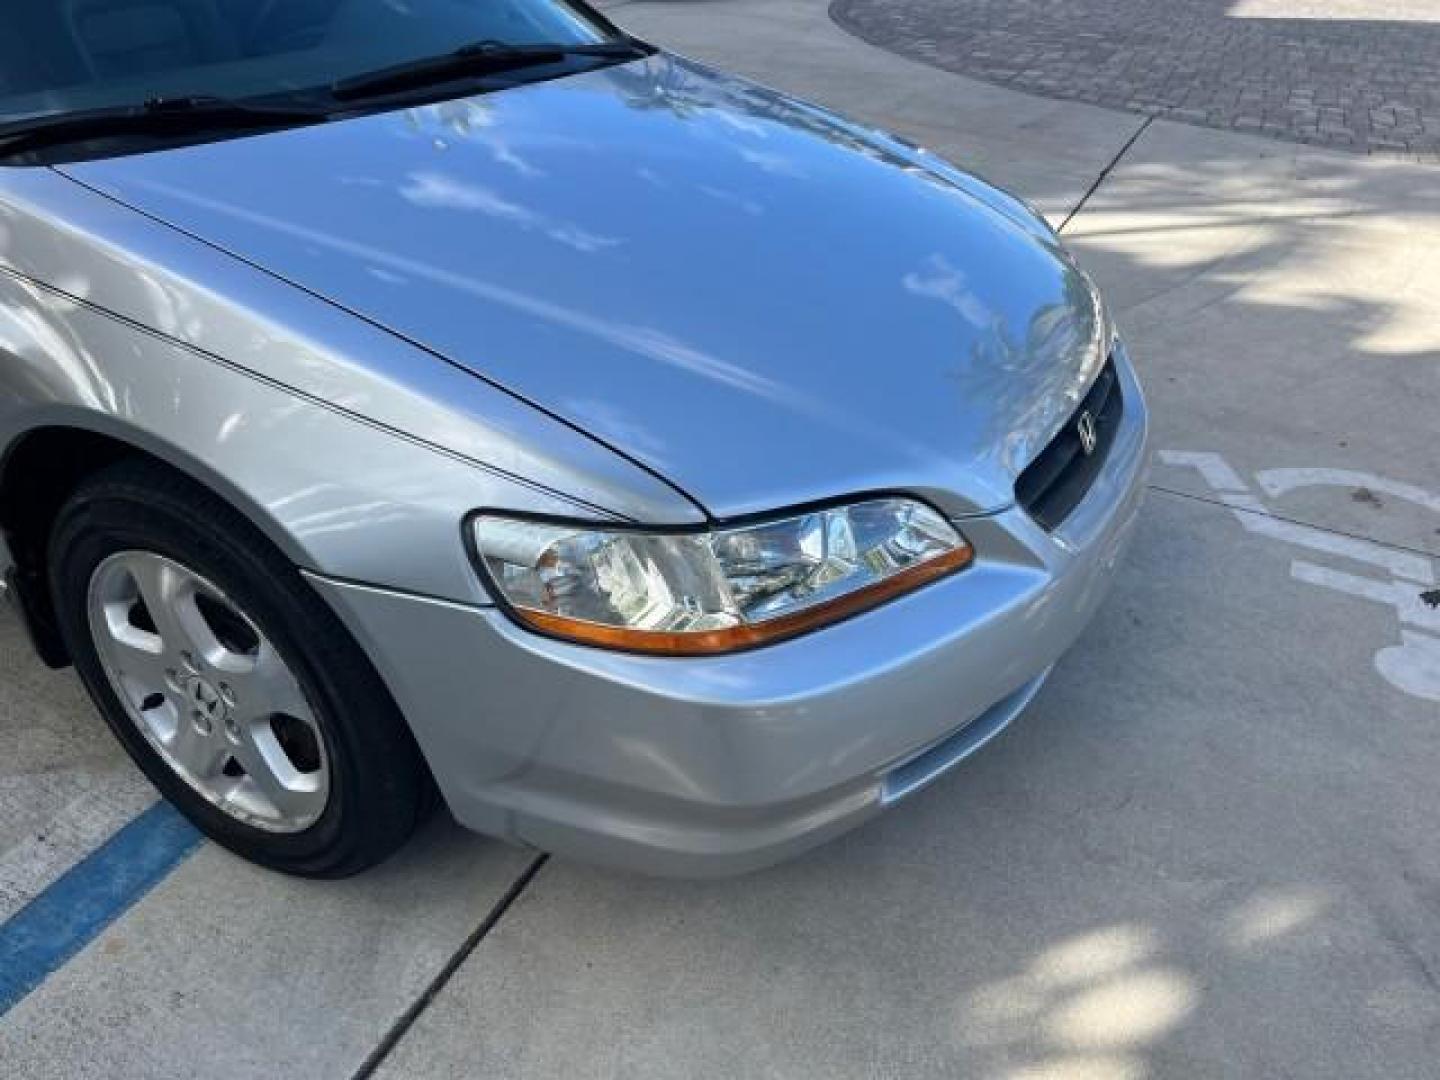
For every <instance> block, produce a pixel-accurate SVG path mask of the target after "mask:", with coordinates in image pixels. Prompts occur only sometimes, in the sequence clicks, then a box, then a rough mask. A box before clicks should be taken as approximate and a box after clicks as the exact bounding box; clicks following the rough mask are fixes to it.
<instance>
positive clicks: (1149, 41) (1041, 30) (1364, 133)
mask: <svg viewBox="0 0 1440 1080" xmlns="http://www.w3.org/2000/svg"><path fill="white" fill-rule="evenodd" d="M831 13H832V15H833V16H834V17H835V19H836V21H837V22H839V23H840V24H841V25H842V26H844V27H845V28H846V29H848V30H850V31H851V32H852V33H855V34H858V35H859V36H860V37H863V38H865V39H866V40H868V41H870V42H872V43H874V44H876V45H880V46H882V47H885V48H889V49H892V50H894V51H896V52H899V53H902V54H905V55H907V56H910V57H912V58H914V59H917V60H923V61H926V62H929V63H932V64H934V65H936V66H938V67H943V68H946V69H948V70H951V71H955V72H959V73H961V74H964V75H970V76H973V77H975V78H979V79H984V80H986V81H987V82H994V83H1001V84H1003V85H1005V86H1010V87H1014V88H1015V89H1019V90H1026V91H1029V92H1031V93H1036V94H1046V95H1049V96H1051V97H1062V98H1071V99H1075V100H1079V101H1088V102H1093V103H1095V104H1098V105H1107V106H1110V107H1113V108H1122V109H1130V110H1133V111H1135V112H1140V113H1149V114H1156V115H1163V116H1168V117H1170V118H1171V119H1175V120H1184V121H1188V122H1191V123H1196V124H1205V125H1208V126H1211V127H1221V128H1232V129H1235V130H1239V131H1249V132H1253V133H1255V134H1258V135H1269V136H1272V137H1274V138H1279V139H1290V140H1293V141H1295V142H1303V143H1314V144H1318V145H1322V146H1328V147H1333V148H1337V149H1343V150H1354V151H1358V152H1362V153H1365V152H1369V153H1386V154H1397V155H1401V156H1405V157H1413V158H1419V159H1421V160H1425V161H1432V162H1434V161H1440V0H835V3H834V4H833V6H832V8H831Z"/></svg>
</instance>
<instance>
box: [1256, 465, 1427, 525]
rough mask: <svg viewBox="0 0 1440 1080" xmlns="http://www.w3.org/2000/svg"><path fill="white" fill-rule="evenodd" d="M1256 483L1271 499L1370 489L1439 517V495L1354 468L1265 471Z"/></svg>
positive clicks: (1260, 473)
mask: <svg viewBox="0 0 1440 1080" xmlns="http://www.w3.org/2000/svg"><path fill="white" fill-rule="evenodd" d="M1255 482H1256V483H1257V484H1259V485H1260V486H1261V488H1263V489H1264V491H1265V494H1266V495H1269V496H1270V497H1271V498H1272V499H1274V498H1278V497H1280V496H1281V495H1284V494H1286V493H1287V492H1290V491H1294V490H1296V489H1297V488H1302V487H1346V488H1368V489H1369V490H1370V491H1380V492H1384V493H1385V494H1386V495H1391V496H1393V497H1395V498H1397V499H1404V500H1405V501H1406V502H1412V503H1415V504H1416V505H1418V506H1423V507H1425V509H1427V510H1431V511H1433V512H1434V513H1436V514H1440V495H1432V494H1431V493H1430V492H1428V491H1426V490H1425V489H1424V488H1420V487H1416V486H1415V485H1414V484H1406V483H1402V482H1401V481H1399V480H1387V479H1386V478H1385V477H1383V476H1376V475H1375V474H1374V473H1367V472H1359V471H1357V470H1355V469H1262V470H1261V471H1260V472H1257V473H1256V474H1255Z"/></svg>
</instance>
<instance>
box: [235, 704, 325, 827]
mask: <svg viewBox="0 0 1440 1080" xmlns="http://www.w3.org/2000/svg"><path fill="white" fill-rule="evenodd" d="M235 757H236V759H237V760H238V761H239V762H240V766H241V768H243V769H244V770H245V773H246V776H247V777H248V778H249V780H250V782H251V783H252V784H253V785H254V786H255V790H256V792H257V793H258V794H259V795H260V796H261V797H262V798H263V799H264V800H265V801H266V802H267V803H269V804H270V806H271V807H273V808H274V812H275V813H276V814H277V815H278V816H280V817H285V818H292V819H294V818H304V817H307V816H312V815H315V814H316V812H317V809H318V807H321V806H323V805H324V800H325V792H324V790H323V787H322V785H321V778H320V777H319V776H318V775H317V774H314V773H302V772H299V771H298V770H297V769H296V768H295V766H294V765H292V764H291V763H290V759H289V758H288V757H286V756H285V751H284V750H283V749H281V747H280V743H279V742H278V741H277V740H276V738H275V735H274V733H273V732H271V730H270V727H269V725H268V724H263V725H262V724H255V725H252V726H251V727H250V728H249V729H248V730H245V731H243V732H242V736H241V740H240V745H239V746H237V747H236V748H235Z"/></svg>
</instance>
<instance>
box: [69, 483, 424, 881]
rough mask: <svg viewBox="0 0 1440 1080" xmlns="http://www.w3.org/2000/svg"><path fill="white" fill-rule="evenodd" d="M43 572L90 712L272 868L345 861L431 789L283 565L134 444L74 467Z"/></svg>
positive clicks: (398, 841) (356, 663)
mask: <svg viewBox="0 0 1440 1080" xmlns="http://www.w3.org/2000/svg"><path fill="white" fill-rule="evenodd" d="M49 575H50V587H51V590H52V593H53V597H54V601H55V608H56V612H57V614H58V620H59V623H60V629H61V633H62V635H63V636H64V639H65V642H66V645H67V646H68V648H69V650H70V654H71V656H72V657H73V659H74V662H75V667H76V669H77V671H78V672H79V674H80V677H81V679H82V681H83V682H84V684H85V687H86V689H87V690H88V691H89V693H90V696H91V697H92V698H93V699H94V701H95V703H96V705H97V706H98V707H99V709H100V712H101V714H102V715H103V716H104V717H105V720H106V722H107V723H108V724H109V725H110V728H111V730H112V731H113V732H114V733H115V735H116V737H117V738H118V739H119V740H120V743H121V745H123V746H124V748H125V749H126V751H127V752H128V753H129V754H130V756H131V757H132V758H133V759H134V760H135V762H136V764H138V765H139V767H140V768H141V769H142V770H143V771H144V773H145V775H146V776H148V777H149V778H150V780H151V782H152V783H153V784H154V785H155V786H156V787H157V788H158V789H159V790H160V792H161V793H162V794H163V795H164V796H165V798H167V799H168V800H169V801H170V802H171V803H173V804H174V805H175V806H176V807H178V808H179V809H180V811H181V812H182V813H183V814H184V815H185V816H186V817H187V818H189V819H190V821H191V822H193V823H194V824H195V826H196V827H197V828H199V829H200V831H201V832H203V833H204V834H205V835H206V836H208V837H210V838H211V839H212V840H214V841H215V842H216V843H218V844H221V845H223V846H224V847H226V848H228V849H229V850H231V851H233V852H234V853H235V854H237V855H239V856H241V857H242V858H245V859H248V860H250V861H251V862H254V863H257V864H259V865H261V866H265V867H268V868H270V869H273V870H278V871H281V872H283V873H287V874H294V875H299V876H302V877H313V878H340V877H347V876H350V875H352V874H356V873H359V872H360V871H362V870H364V869H366V868H368V867H371V866H373V865H375V864H376V863H379V862H380V861H382V860H383V859H385V858H386V857H388V856H389V855H390V854H391V853H393V852H394V851H395V850H396V849H398V848H399V847H400V846H401V845H402V844H403V843H404V842H405V841H406V840H407V839H408V838H409V836H410V835H411V834H412V833H413V832H414V830H415V829H416V827H417V826H418V825H419V824H420V822H421V821H422V820H423V818H424V817H425V815H426V813H427V812H428V811H429V810H430V809H431V807H432V806H433V805H434V802H435V798H434V790H433V781H432V780H431V779H430V776H429V772H428V770H427V769H426V767H425V764H424V762H423V760H422V758H421V756H420V753H419V750H418V748H417V747H416V745H415V742H414V739H413V738H412V736H411V735H410V732H409V729H408V727H407V726H406V724H405V721H404V719H403V717H402V716H401V715H400V712H399V710H398V708H397V707H396V706H395V704H394V702H393V700H392V699H391V697H390V694H389V692H388V690H387V689H386V687H385V685H384V684H383V682H382V681H381V679H380V677H379V676H378V675H377V673H376V672H375V670H374V668H373V667H372V666H371V664H370V662H369V660H368V658H367V657H366V656H365V654H364V653H363V652H362V651H361V649H360V648H359V646H358V645H357V644H356V643H355V642H354V640H353V639H352V638H351V637H350V635H349V633H348V632H347V631H346V629H345V627H344V626H343V625H342V624H341V623H340V621H339V619H338V618H337V617H336V616H335V614H334V613H333V612H332V611H331V610H330V609H329V607H328V606H327V605H326V604H325V603H324V602H323V601H322V600H321V599H320V598H319V597H318V596H317V595H316V594H315V593H314V591H313V590H311V588H310V586H309V585H308V584H307V583H306V582H305V580H304V579H303V578H302V577H301V575H300V573H299V572H298V571H297V570H296V568H295V567H294V566H292V565H291V564H290V563H289V562H288V560H286V559H285V557H284V556H283V555H282V554H281V553H280V552H279V551H277V550H276V549H275V548H274V547H273V546H272V545H271V544H270V543H269V541H268V540H267V539H266V538H265V537H263V536H262V535H261V534H260V533H259V532H258V530H256V529H255V528H254V527H253V526H252V525H251V524H250V523H249V522H248V521H246V520H245V519H244V518H242V517H241V516H240V515H239V514H237V513H236V512H235V511H234V510H233V509H231V508H230V507H229V506H228V505H227V504H226V503H224V502H223V501H222V500H221V499H219V498H217V497H216V496H215V495H214V494H212V493H211V492H209V491H208V490H206V489H205V488H203V487H201V486H200V485H198V484H196V483H194V482H192V481H190V480H188V479H187V478H185V477H182V476H180V475H178V474H176V473H174V472H172V471H171V470H169V469H167V468H165V467H164V466H161V465H159V464H158V463H154V462H151V461H148V460H138V459H134V460H127V461H123V462H120V463H119V464H117V465H114V466H111V467H109V468H107V469H105V470H103V471H101V472H99V473H97V474H95V475H94V476H92V477H90V478H88V479H86V480H85V481H83V482H82V483H81V484H80V486H79V487H78V488H77V489H76V490H75V492H74V493H73V494H72V495H71V497H70V498H69V500H68V501H67V502H66V503H65V505H64V506H63V507H62V509H61V511H60V513H59V515H58V517H57V519H56V522H55V526H54V528H53V530H52V532H51V536H50V546H49ZM142 582H144V583H146V586H147V588H148V589H150V590H151V591H150V592H145V591H142V590H141V583H142ZM126 590H131V593H127V592H126ZM132 593H133V595H132ZM217 594H218V595H217ZM151 595H153V596H164V597H173V598H174V600H173V603H171V602H170V601H169V600H165V601H160V602H156V603H155V604H154V606H155V608H156V611H157V612H159V613H160V616H159V618H158V619H157V617H156V615H153V614H151V612H150V610H149V609H150V606H151V601H149V600H147V599H146V597H147V596H151ZM117 598H118V599H117ZM117 612H118V613H119V614H118V615H117V614H116V613H117ZM197 612H198V613H199V615H200V617H201V619H202V620H203V622H204V625H203V626H201V625H200V624H199V623H197V622H196V621H195V617H196V613H197ZM151 635H153V637H152V636H151ZM135 641H139V642H141V644H142V645H143V648H138V647H136V646H135V644H134V642H135ZM194 641H200V642H201V647H200V648H198V649H197V648H188V649H185V648H181V649H179V650H178V653H179V655H180V656H182V657H183V658H184V659H183V661H182V662H181V663H180V664H172V663H171V662H170V660H171V657H172V656H173V655H174V654H175V653H176V651H177V648H176V646H177V643H185V642H192V643H193V642H194ZM217 642H219V643H220V644H218V645H217V644H216V643H217ZM155 649H159V650H160V651H159V653H158V654H157V655H155V656H151V655H150V653H151V651H153V650H155ZM212 659H214V663H216V664H219V665H220V666H219V667H212V666H211V660H212ZM262 661H263V663H262ZM246 663H248V664H250V667H249V668H248V669H245V664H246ZM152 665H153V669H152ZM132 668H133V669H134V670H135V671H136V672H138V673H139V674H138V675H137V676H135V677H134V678H132V676H131V673H130V672H131V669H132ZM242 669H244V670H242ZM227 671H230V672H232V674H231V675H230V676H228V677H229V678H230V679H231V680H233V681H234V682H235V684H236V686H237V687H239V689H238V690H235V689H232V688H231V687H230V685H229V684H228V683H227V682H225V681H224V680H225V678H226V677H227V676H226V672H227ZM158 679H163V680H164V685H163V686H161V685H158V684H155V680H158ZM247 680H248V681H247ZM297 689H298V693H297V692H296V691H297ZM142 694H144V695H145V696H144V697H143V699H142V697H141V695H142ZM222 697H223V699H224V702H228V703H229V704H228V705H227V704H223V703H220V698H222ZM237 697H242V698H244V700H240V701H237V700H235V699H236V698H237ZM272 705H273V706H274V707H275V708H277V709H279V710H280V711H278V712H275V713H272V714H268V719H266V718H264V717H261V718H258V719H257V716H259V715H260V714H262V713H264V712H265V710H266V709H268V708H270V707H271V706H272ZM297 717H298V719H297ZM221 734H224V735H225V738H226V739H231V744H227V743H225V742H224V741H223V740H221V738H220V735H221ZM232 744H233V746H232ZM196 746H199V747H200V749H199V750H196V749H195V747H196ZM276 747H279V748H280V751H279V752H278V753H277V751H276ZM230 748H233V751H234V752H233V755H232V756H230V757H226V758H225V759H224V761H223V764H218V762H219V760H220V758H221V757H223V756H224V755H225V754H226V753H228V752H229V749H230ZM242 762H244V763H249V765H250V767H249V768H247V767H246V765H245V764H243V763H242ZM272 763H273V764H272ZM261 779H263V780H265V781H266V783H265V784H262V783H261V782H260V780H261ZM267 785H268V787H267ZM267 791H268V792H269V794H267Z"/></svg>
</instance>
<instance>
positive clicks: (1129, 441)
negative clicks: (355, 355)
mask: <svg viewBox="0 0 1440 1080" xmlns="http://www.w3.org/2000/svg"><path fill="white" fill-rule="evenodd" d="M1118 367H1119V374H1120V378H1121V388H1122V391H1123V393H1124V395H1125V401H1126V410H1125V414H1124V417H1123V420H1122V424H1121V427H1120V430H1119V432H1118V434H1117V436H1116V439H1115V442H1114V444H1113V445H1112V447H1111V450H1110V454H1109V457H1108V460H1107V462H1106V464H1105V466H1104V468H1103V469H1102V471H1101V472H1100V474H1099V475H1098V477H1097V478H1096V480H1095V481H1094V483H1093V486H1092V487H1091V489H1090V491H1089V492H1088V494H1087V495H1086V496H1085V498H1084V500H1083V501H1082V502H1081V503H1080V505H1079V506H1078V507H1077V509H1076V510H1075V511H1074V512H1073V513H1072V514H1071V515H1070V517H1069V518H1068V519H1067V520H1066V521H1065V523H1064V524H1063V525H1062V526H1061V527H1060V528H1059V529H1058V530H1057V531H1056V532H1054V533H1047V532H1045V531H1044V530H1043V529H1041V528H1040V527H1039V526H1038V525H1036V524H1035V523H1034V522H1033V521H1032V520H1031V519H1030V518H1029V517H1027V516H1026V515H1025V514H1024V513H1023V512H1022V511H1020V510H1019V509H1017V508H1011V509H1008V510H1005V511H1002V512H1000V513H998V514H993V515H988V516H985V517H978V518H968V519H965V520H964V521H962V522H960V524H961V525H962V527H963V528H964V530H965V533H966V535H967V536H968V537H969V538H970V540H971V542H972V543H973V544H974V545H975V549H976V552H977V560H976V562H975V563H974V564H973V565H972V566H971V567H970V568H969V569H967V570H966V571H964V572H963V573H961V574H958V575H956V576H954V577H951V578H947V579H945V580H943V581H940V582H937V583H935V584H933V585H930V586H928V587H925V588H923V589H921V590H919V591H917V592H915V593H911V594H909V595H907V596H905V597H902V598H901V599H899V600H897V601H894V602H892V603H890V604H887V605H885V606H883V607H880V608H878V609H875V610H873V611H870V612H867V613H865V614H863V615H860V616H858V617H856V618H853V619H850V620H848V621H846V622H843V623H840V624H838V625H835V626H832V627H829V628H827V629H825V630H822V631H819V632H816V633H812V634H810V635H807V636H805V637H801V638H797V639H794V640H791V641H787V642H783V643H781V644H778V645H773V646H770V647H767V648H764V649H758V650H755V651H753V652H746V653H739V654H736V655H732V656H723V657H714V658H701V659H694V658H690V659H674V658H665V657H645V656H631V655H626V654H621V653H614V652H604V651H600V650H595V649H589V648H585V647H581V646H576V645H569V644H566V643H564V642H558V641H553V640H550V639H547V638H542V637H538V636H536V635H534V634H531V633H528V632H527V631H525V630H523V629H521V628H519V627H517V626H516V625H514V624H513V623H512V622H511V621H510V620H509V619H508V618H507V617H506V616H505V615H504V614H503V613H501V612H500V611H498V610H496V609H494V608H477V607H470V606H465V605H461V604H455V603H449V602H445V601H439V600H433V599H427V598H420V597H415V596H412V595H406V594H400V593H395V592H391V591H388V590H385V589H380V588H373V587H369V586H364V585H356V584H352V583H343V582H337V581H333V580H330V579H326V578H323V577H313V578H312V580H313V582H314V584H315V586H316V587H317V588H318V589H319V590H320V591H321V592H322V593H323V594H324V595H325V596H326V598H327V599H328V600H329V601H330V603H331V604H332V605H333V606H334V608H335V609H336V611H338V612H339V613H340V615H341V617H342V618H343V619H344V620H345V621H346V623H347V625H349V626H350V628H351V629H352V631H353V632H354V633H355V635H356V636H357V638H358V639H359V640H360V642H361V644H362V645H363V646H364V647H365V649H366V651H367V652H368V653H369V654H370V656H371V658H372V659H373V660H374V661H375V663H376V665H377V667H378V668H379V670H380V672H381V674H382V676H383V677H384V678H385V680H386V682H387V683H388V684H389V686H390V689H391V691H392V692H393V694H394V696H395V699H396V701H397V702H398V703H399V705H400V707H401V709H402V710H403V711H404V713H405V715H406V716H407V718H408V719H409V722H410V724H411V727H412V729H413V730H414V732H415V735H416V738H417V739H418V741H419V743H420V746H421V748H422V750H423V751H424V753H425V756H426V758H427V760H428V761H429V763H430V766H431V769H432V770H433V772H434V774H435V778H436V780H437V781H438V783H439V785H440V788H441V791H442V792H443V794H444V796H445V799H446V801H447V802H448V803H449V805H450V808H451V810H452V811H453V813H454V814H455V816H456V817H457V818H458V819H459V820H460V822H461V823H462V824H464V825H467V826H469V827H470V828H473V829H476V830H478V831H480V832H484V833H489V834H491V835H494V836H499V837H503V838H506V839H509V840H514V841H518V842H522V843H527V844H531V845H534V846H536V847H539V848H543V849H545V850H549V851H555V852H560V853H564V854H568V855H574V856H576V857H578V858H582V859H585V860H588V861H595V862H604V863H610V864H615V865H621V866H626V867H631V868H634V869H638V870H641V871H645V872H649V873H660V874H677V875H686V876H702V875H712V874H726V873H735V872H740V871H744V870H748V869H753V868H756V867H759V866H763V865H766V864H768V863H772V862H776V861H779V860H780V859H783V858H785V857H787V856H789V855H791V854H794V853H796V852H799V851H801V850H804V849H805V848H807V847H810V846H812V845H814V844H816V843H818V842H820V841H822V840H824V839H826V838H828V837H830V836H833V835H835V834H837V833H839V832H842V831H844V830H846V829H848V828H850V827H852V826H854V825H855V824H857V823H859V822H860V821H862V820H864V819H865V818H866V817H868V816H870V815H872V814H874V813H876V812H878V811H879V810H880V809H882V808H883V807H884V806H886V805H888V804H889V803H891V802H894V801H895V800H897V799H899V798H901V797H903V796H904V795H906V794H908V793H910V792H912V791H914V790H916V789H917V788H919V787H921V786H923V785H924V784H926V783H928V782H929V781H931V780H933V779H934V778H935V777H936V776H938V775H940V774H941V773H942V772H944V771H945V770H946V769H948V768H949V767H950V766H952V765H954V764H955V763H956V762H958V761H960V760H962V759H963V758H964V757H965V756H967V755H968V754H969V753H972V752H973V751H974V750H975V749H977V748H978V747H979V746H980V745H982V744H983V743H984V742H985V741H987V740H988V739H989V738H990V737H992V736H993V735H995V734H997V733H998V732H999V731H1000V730H1001V729H1003V728H1004V726H1005V725H1006V724H1008V723H1009V721H1010V720H1011V719H1012V718H1013V717H1014V716H1015V715H1017V714H1018V713H1019V712H1020V711H1021V710H1022V709H1023V708H1024V706H1025V705H1026V704H1027V703H1028V702H1029V700H1030V698H1031V697H1032V696H1033V695H1034V694H1035V692H1036V691H1038V689H1039V687H1040V685H1041V683H1042V682H1043V681H1044V678H1045V676H1046V674H1048V672H1049V670H1050V668H1051V667H1052V666H1053V665H1054V663H1055V662H1056V661H1057V660H1058V659H1059V658H1060V656H1061V655H1062V654H1063V653H1064V652H1065V650H1066V649H1067V648H1068V647H1069V646H1070V644H1071V643H1072V642H1073V641H1074V640H1075V638H1076V636H1077V635H1078V634H1079V633H1080V631H1081V630H1082V628H1083V627H1084V626H1085V624H1086V623H1087V622H1088V621H1089V620H1090V618H1091V616H1092V615H1093V614H1094V612H1095V610H1096V608H1097V607H1098V606H1099V604H1100V601H1101V599H1102V598H1103V596H1104V594H1105V592H1106V588H1107V586H1108V584H1109V582H1110V580H1111V578H1112V576H1113V574H1114V571H1115V567H1116V564H1117V561H1118V559H1119V556H1120V553H1121V550H1122V548H1123V546H1124V543H1125V541H1126V539H1127V538H1128V535H1129V533H1130V531H1131V527H1132V525H1133V522H1134V519H1135V515H1136V511H1137V508H1138V505H1139V502H1140V498H1141V493H1142V489H1143V483H1142V481H1143V473H1144V469H1145V464H1146V426H1147V425H1146V414H1145V406H1144V402H1143V399H1142V396H1141V393H1140V389H1139V386H1138V384H1137V383H1136V381H1135V378H1134V374H1133V372H1132V370H1131V369H1130V367H1129V365H1128V363H1127V362H1125V361H1124V360H1123V357H1122V358H1121V359H1119V361H1118Z"/></svg>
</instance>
